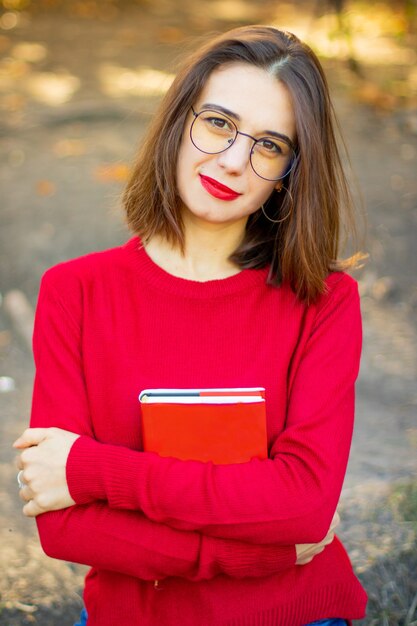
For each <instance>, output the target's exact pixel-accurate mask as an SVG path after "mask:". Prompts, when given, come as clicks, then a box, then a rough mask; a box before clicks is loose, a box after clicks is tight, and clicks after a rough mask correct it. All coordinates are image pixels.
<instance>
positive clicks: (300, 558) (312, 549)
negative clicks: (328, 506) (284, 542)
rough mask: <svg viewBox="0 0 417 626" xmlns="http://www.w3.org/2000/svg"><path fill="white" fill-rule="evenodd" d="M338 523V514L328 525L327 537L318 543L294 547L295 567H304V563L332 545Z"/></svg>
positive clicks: (301, 544)
mask: <svg viewBox="0 0 417 626" xmlns="http://www.w3.org/2000/svg"><path fill="white" fill-rule="evenodd" d="M339 523H340V517H339V514H338V512H337V511H336V513H335V514H334V516H333V519H332V523H331V524H330V528H329V530H328V531H327V535H326V536H325V537H324V539H322V541H320V542H319V543H300V544H297V545H296V546H295V549H296V552H297V561H296V565H305V564H306V563H310V561H312V560H313V559H314V557H315V556H316V554H320V552H323V550H324V548H325V547H326V546H328V545H329V543H332V541H333V539H334V529H335V528H336V526H338V525H339Z"/></svg>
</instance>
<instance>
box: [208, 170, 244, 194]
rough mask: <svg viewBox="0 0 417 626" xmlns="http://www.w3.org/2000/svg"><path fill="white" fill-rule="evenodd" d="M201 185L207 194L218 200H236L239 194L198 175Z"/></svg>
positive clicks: (211, 179) (212, 179)
mask: <svg viewBox="0 0 417 626" xmlns="http://www.w3.org/2000/svg"><path fill="white" fill-rule="evenodd" d="M199 176H200V180H201V184H202V185H203V187H204V189H205V190H206V191H208V193H209V194H210V195H212V196H214V197H215V198H219V200H236V198H238V197H239V196H240V195H241V194H240V193H238V192H237V191H234V190H233V189H230V188H229V187H226V186H225V185H222V184H221V183H219V182H218V181H217V180H214V178H210V177H209V176H203V174H200V175H199Z"/></svg>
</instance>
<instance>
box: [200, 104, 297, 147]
mask: <svg viewBox="0 0 417 626" xmlns="http://www.w3.org/2000/svg"><path fill="white" fill-rule="evenodd" d="M204 109H212V110H215V111H220V113H224V114H225V115H227V116H228V117H231V118H233V119H235V120H236V121H237V122H240V121H241V117H240V115H238V114H237V113H234V112H233V111H230V110H229V109H226V108H225V107H222V106H220V105H219V104H213V103H211V102H205V103H204V104H202V105H201V110H204ZM263 133H264V134H265V135H268V137H276V138H277V139H282V140H283V141H285V142H286V143H288V145H289V146H290V147H291V148H292V149H293V150H295V145H294V143H293V141H292V140H291V139H290V138H289V137H288V135H284V133H277V131H276V130H264V131H263Z"/></svg>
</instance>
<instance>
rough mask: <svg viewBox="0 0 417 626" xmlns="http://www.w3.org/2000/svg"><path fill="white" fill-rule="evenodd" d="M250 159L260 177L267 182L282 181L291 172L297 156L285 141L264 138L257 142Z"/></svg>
mask: <svg viewBox="0 0 417 626" xmlns="http://www.w3.org/2000/svg"><path fill="white" fill-rule="evenodd" d="M250 158H251V163H252V167H253V169H254V170H255V172H256V174H258V176H260V177H261V178H265V179H266V180H280V179H281V178H284V177H285V176H286V175H287V174H289V172H290V171H291V169H292V166H293V164H294V158H295V154H294V151H293V149H292V148H291V146H289V145H288V144H287V143H286V142H285V141H282V140H280V139H277V138H276V137H262V139H258V141H256V142H255V144H254V146H253V149H252V152H251V157H250Z"/></svg>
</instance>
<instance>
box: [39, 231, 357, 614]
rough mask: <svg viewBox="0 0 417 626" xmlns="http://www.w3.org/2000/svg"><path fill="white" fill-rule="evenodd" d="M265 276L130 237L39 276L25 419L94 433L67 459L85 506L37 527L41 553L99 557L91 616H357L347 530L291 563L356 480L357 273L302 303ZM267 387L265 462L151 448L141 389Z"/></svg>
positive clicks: (334, 279)
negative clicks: (179, 271) (181, 267)
mask: <svg viewBox="0 0 417 626" xmlns="http://www.w3.org/2000/svg"><path fill="white" fill-rule="evenodd" d="M266 277H267V270H266V269H265V270H243V271H242V272H240V273H239V274H237V275H235V276H232V277H230V278H226V279H223V280H213V281H208V282H196V281H190V280H185V279H182V278H177V277H174V276H172V275H170V274H168V273H167V272H165V271H164V270H162V269H161V268H160V267H158V266H157V265H156V264H155V263H153V261H152V260H151V259H150V258H149V257H148V255H147V253H146V252H145V250H144V249H143V248H141V245H140V241H139V240H138V238H136V237H134V238H133V239H131V240H130V241H129V242H128V243H127V244H125V245H124V246H122V247H119V248H115V249H112V250H108V251H105V252H100V253H95V254H91V255H88V256H85V257H83V258H80V259H76V260H73V261H69V262H67V263H63V264H60V265H58V266H57V267H54V268H52V269H51V270H49V271H48V272H47V273H46V274H45V276H44V278H43V280H42V285H41V291H40V295H39V302H38V308H37V314H36V322H35V333H34V354H35V362H36V379H35V387H34V396H33V409H32V419H31V424H32V426H52V425H54V426H59V427H61V428H64V429H67V430H71V431H73V432H76V433H81V434H82V435H83V436H81V437H80V438H79V439H78V440H77V441H76V442H75V444H74V445H73V447H72V449H71V452H70V456H69V459H68V463H67V478H68V484H69V488H70V492H71V495H72V497H73V498H74V500H75V501H76V502H77V505H76V506H73V507H70V508H68V509H65V510H62V511H57V512H53V513H47V514H44V515H41V516H40V517H39V518H37V521H38V528H39V533H40V538H41V542H42V546H43V548H44V550H45V552H46V553H47V554H49V555H50V556H52V557H55V558H58V559H65V560H68V561H74V562H79V563H85V564H87V565H90V566H91V567H92V570H91V571H90V574H89V575H88V576H87V580H86V590H85V601H86V607H87V611H88V614H89V619H88V626H116V625H118V624H126V625H129V626H278V625H279V626H301V625H302V624H306V623H307V622H310V621H313V620H317V619H321V618H326V617H344V618H349V619H352V618H360V617H362V616H363V615H364V610H365V604H366V594H365V592H364V591H363V589H362V587H361V585H360V584H359V582H358V580H357V579H356V577H355V575H354V573H353V571H352V567H351V564H350V562H349V559H348V557H347V555H346V552H345V550H344V548H343V546H342V545H341V543H340V541H339V540H338V539H335V540H334V541H333V543H332V544H331V545H329V546H328V547H327V548H326V549H325V550H324V552H322V553H321V554H320V555H318V556H316V557H315V558H314V559H313V561H312V562H311V563H309V564H308V565H303V566H296V565H295V558H296V556H295V548H294V544H295V543H312V542H317V541H319V540H321V539H322V538H323V537H324V535H325V534H326V532H327V530H328V527H329V525H330V521H331V519H332V516H333V513H334V511H335V508H336V505H337V502H338V499H339V495H340V490H341V487H342V483H343V478H344V475H345V470H346V464H347V460H348V454H349V447H350V441H351V435H352V426H353V413H354V382H355V379H356V377H357V374H358V366H359V358H360V350H361V320H360V309H359V298H358V291H357V285H356V283H355V281H354V280H353V279H352V278H350V277H349V276H348V275H346V274H343V273H333V274H331V275H330V276H329V277H328V279H327V287H328V292H327V294H326V295H323V296H322V297H320V298H319V300H318V301H317V303H316V304H314V305H311V306H309V307H307V306H306V305H304V304H302V303H300V302H299V301H298V300H297V299H296V297H295V296H294V294H293V293H292V291H291V290H290V289H289V287H288V286H282V287H280V288H276V287H271V286H267V285H266ZM257 386H259V387H265V388H266V406H267V430H268V450H269V458H268V459H267V460H262V461H261V460H258V459H253V460H252V461H250V462H248V463H243V464H233V465H213V464H211V463H201V462H197V461H179V460H176V459H171V458H161V457H159V456H158V455H156V454H154V453H150V452H143V451H142V450H143V448H142V438H141V414H140V407H139V403H138V393H139V392H140V391H141V390H142V389H144V388H149V387H177V388H181V387H257ZM179 436H180V435H179ZM155 579H159V580H160V584H159V587H158V588H155V586H154V582H153V581H154V580H155Z"/></svg>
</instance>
